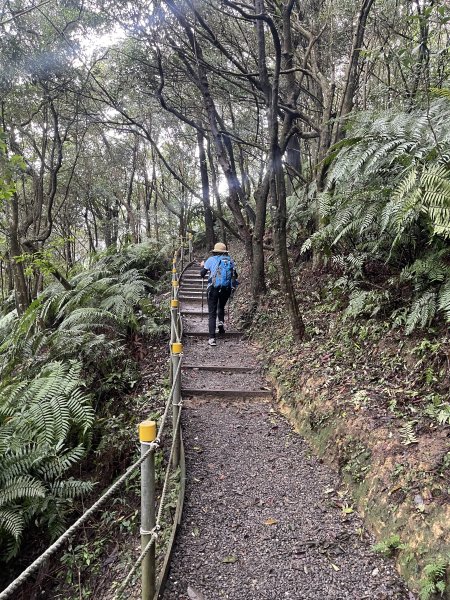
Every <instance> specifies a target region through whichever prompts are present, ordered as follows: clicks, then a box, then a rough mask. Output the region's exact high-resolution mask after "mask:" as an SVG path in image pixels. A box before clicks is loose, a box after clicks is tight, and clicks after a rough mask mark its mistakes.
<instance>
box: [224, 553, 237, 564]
mask: <svg viewBox="0 0 450 600" xmlns="http://www.w3.org/2000/svg"><path fill="white" fill-rule="evenodd" d="M237 560H238V558H237V556H233V555H231V556H225V558H223V559H222V562H223V563H225V564H231V563H235V562H237Z"/></svg>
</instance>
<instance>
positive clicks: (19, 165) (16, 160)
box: [0, 129, 26, 204]
mask: <svg viewBox="0 0 450 600" xmlns="http://www.w3.org/2000/svg"><path fill="white" fill-rule="evenodd" d="M5 139H6V138H5V134H4V133H3V131H2V130H1V129H0V173H1V175H0V204H1V203H2V202H4V201H7V200H9V199H10V198H11V196H12V195H13V194H14V192H15V191H16V184H15V178H16V177H17V176H18V175H19V174H20V173H21V172H22V171H23V170H24V169H25V167H26V165H25V163H24V161H23V159H22V158H21V157H20V156H18V155H17V154H12V155H11V154H8V148H7V145H6V141H5Z"/></svg>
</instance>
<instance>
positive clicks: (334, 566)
mask: <svg viewBox="0 0 450 600" xmlns="http://www.w3.org/2000/svg"><path fill="white" fill-rule="evenodd" d="M331 566H332V567H333V569H334V570H335V571H340V568H339V567H338V566H337V565H335V564H334V563H331Z"/></svg>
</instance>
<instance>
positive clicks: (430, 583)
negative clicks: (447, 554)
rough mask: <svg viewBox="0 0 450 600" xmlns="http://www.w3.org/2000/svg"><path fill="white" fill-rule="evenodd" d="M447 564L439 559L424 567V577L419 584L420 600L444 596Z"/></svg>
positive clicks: (446, 561)
mask: <svg viewBox="0 0 450 600" xmlns="http://www.w3.org/2000/svg"><path fill="white" fill-rule="evenodd" d="M448 564H449V563H448V560H446V559H442V558H440V559H437V560H436V561H434V562H432V563H430V564H428V565H426V566H425V567H424V569H423V573H424V575H425V577H424V578H423V579H422V580H421V582H420V591H419V597H420V600H430V599H431V598H433V597H434V596H435V594H440V595H441V596H442V595H443V594H444V592H445V591H446V589H447V583H446V573H447V568H448Z"/></svg>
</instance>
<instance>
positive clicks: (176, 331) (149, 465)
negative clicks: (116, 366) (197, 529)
mask: <svg viewBox="0 0 450 600" xmlns="http://www.w3.org/2000/svg"><path fill="white" fill-rule="evenodd" d="M182 247H183V246H181V250H180V253H181V257H180V264H181V265H183V250H182ZM189 257H190V259H191V258H192V236H191V235H190V237H189ZM182 269H183V267H182ZM178 282H179V277H178V268H177V259H176V256H175V255H174V259H173V266H172V298H171V334H170V352H171V361H170V379H171V383H172V385H171V389H170V392H169V395H168V397H167V400H166V405H165V408H164V412H163V414H162V416H161V417H160V419H159V427H158V429H157V427H156V422H155V421H143V422H142V423H140V425H139V439H140V444H141V457H140V458H139V459H138V460H136V461H135V462H134V463H133V464H132V465H130V466H129V467H128V469H127V470H126V471H125V472H124V473H123V474H122V475H121V476H120V477H119V478H118V479H117V480H116V481H115V482H114V483H113V484H112V485H111V486H110V487H109V488H108V489H107V490H106V491H105V492H104V493H103V494H102V495H101V496H100V498H98V499H97V500H96V501H95V502H94V504H92V506H91V507H90V508H88V509H87V510H86V511H85V512H84V513H83V514H82V515H81V516H80V517H79V518H78V519H77V520H76V521H75V522H74V523H73V524H72V525H71V526H70V527H69V528H68V529H67V530H66V531H65V532H64V533H63V534H62V535H61V536H60V537H59V538H58V539H57V540H55V542H53V544H51V545H50V546H49V547H48V548H47V549H46V550H45V551H44V552H43V553H42V554H41V555H40V556H39V557H38V558H36V559H35V560H34V561H33V562H32V563H31V564H30V565H29V566H28V567H27V568H26V569H25V570H24V571H23V572H22V573H21V574H20V575H19V576H18V577H17V578H16V579H14V581H12V582H11V583H10V584H9V585H8V586H7V587H6V588H5V589H4V590H3V591H1V592H0V600H8V599H10V598H13V594H15V593H16V592H17V591H18V590H19V588H20V587H21V586H22V585H23V584H24V583H25V582H26V581H27V580H28V579H29V578H30V577H31V576H32V575H33V574H34V573H36V571H37V570H38V569H39V568H40V567H41V566H42V565H43V564H44V563H45V562H46V561H47V560H48V559H49V558H50V557H51V556H53V555H54V554H55V553H56V552H57V551H58V550H59V549H61V547H62V546H63V545H64V544H65V543H66V542H67V541H68V540H69V539H70V538H71V537H72V536H73V535H74V534H75V533H76V532H77V531H78V530H79V529H80V528H81V527H82V525H84V524H85V523H86V521H88V519H89V518H90V517H91V516H92V515H93V514H94V513H95V512H96V511H97V510H98V509H99V508H100V507H101V506H103V505H104V504H105V503H106V502H107V501H108V500H109V499H110V498H111V497H113V496H114V494H115V493H116V492H117V491H118V490H119V488H120V487H121V486H122V484H123V483H124V482H125V481H127V479H128V478H129V477H130V476H131V475H132V473H134V472H135V471H136V470H137V469H138V468H139V467H140V469H141V546H142V551H141V553H140V555H139V557H138V558H137V559H136V561H135V563H134V564H133V566H132V568H131V570H130V571H129V573H128V575H127V576H126V578H125V579H124V580H123V582H122V583H121V584H120V586H119V588H118V589H117V590H116V595H115V597H114V598H115V600H120V598H121V596H122V594H123V592H124V591H125V590H126V588H127V587H128V585H129V584H130V582H131V581H132V579H133V576H134V575H135V573H136V572H137V570H138V569H139V567H141V566H142V600H153V598H154V597H155V593H156V557H155V546H156V540H157V538H158V534H159V531H160V530H161V528H162V518H163V513H164V505H165V500H166V496H167V493H168V488H169V481H170V474H171V473H172V472H173V471H176V470H177V469H178V468H179V465H180V439H181V436H180V422H181V407H182V400H181V366H182V360H183V355H182V352H183V346H182V344H181V338H182V333H183V324H182V319H181V314H180V309H179V301H178ZM171 409H172V445H171V450H170V455H169V458H168V462H167V468H166V472H165V477H164V483H163V488H162V491H161V495H160V499H159V507H158V513H157V515H155V505H156V502H155V496H156V494H155V479H156V478H155V460H154V455H155V451H156V450H158V449H159V448H160V447H161V438H162V435H163V433H164V431H165V428H166V422H167V419H168V416H169V413H170V410H171ZM175 526H176V524H174V525H173V527H175Z"/></svg>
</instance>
